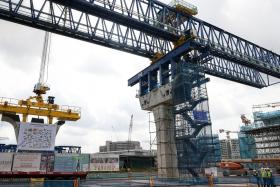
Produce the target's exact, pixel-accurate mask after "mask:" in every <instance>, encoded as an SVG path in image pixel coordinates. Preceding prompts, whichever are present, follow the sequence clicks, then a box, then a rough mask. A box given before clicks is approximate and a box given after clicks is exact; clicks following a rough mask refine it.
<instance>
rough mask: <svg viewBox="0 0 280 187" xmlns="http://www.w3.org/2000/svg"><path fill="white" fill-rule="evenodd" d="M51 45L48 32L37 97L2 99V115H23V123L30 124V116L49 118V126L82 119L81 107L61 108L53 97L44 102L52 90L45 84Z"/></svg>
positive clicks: (0, 102)
mask: <svg viewBox="0 0 280 187" xmlns="http://www.w3.org/2000/svg"><path fill="white" fill-rule="evenodd" d="M50 43H51V34H50V33H49V32H46V33H45V37H44V46H43V53H42V58H41V67H40V75H39V81H38V83H37V84H36V85H35V86H34V90H33V92H34V93H35V94H36V95H35V96H31V97H29V98H28V99H25V100H17V99H11V98H0V114H17V115H22V122H28V116H38V117H39V116H42V117H47V119H48V122H47V123H48V124H53V120H54V118H55V119H57V120H59V121H77V120H79V119H80V117H81V109H80V108H79V107H71V106H59V105H57V104H55V103H54V98H55V97H53V96H49V97H48V99H47V100H44V97H43V95H45V94H46V92H47V91H48V90H50V88H49V87H48V86H47V84H46V82H45V73H46V70H47V67H48V60H49V52H50Z"/></svg>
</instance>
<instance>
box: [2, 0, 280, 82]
mask: <svg viewBox="0 0 280 187" xmlns="http://www.w3.org/2000/svg"><path fill="white" fill-rule="evenodd" d="M0 18H2V19H5V20H8V21H13V22H16V23H20V24H24V25H27V26H31V27H34V28H39V29H43V30H47V31H50V32H54V33H57V34H61V35H64V36H69V37H72V38H77V39H80V40H84V41H88V42H92V43H95V44H98V45H103V46H106V47H110V48H114V49H117V50H122V51H125V52H129V53H133V54H136V55H140V56H144V57H152V56H153V55H154V54H155V53H156V52H162V53H164V54H167V53H168V52H170V51H171V50H172V49H173V43H172V42H175V41H177V40H178V39H179V38H180V36H181V35H184V33H185V31H187V30H189V29H194V30H196V32H197V35H198V38H197V39H196V42H197V45H200V46H201V47H204V48H207V50H208V52H209V53H210V55H212V56H214V57H218V58H221V59H224V60H226V61H229V63H230V65H229V66H230V67H229V70H228V71H222V72H219V71H218V72H213V71H214V70H221V69H227V68H228V66H227V64H228V63H225V62H224V63H219V65H223V68H220V66H218V67H214V66H216V65H217V63H216V62H215V61H214V62H209V63H211V64H209V66H207V67H211V68H212V69H211V73H210V74H212V75H215V76H218V77H222V78H226V79H229V80H233V81H237V82H240V83H244V82H248V80H249V81H250V80H251V79H254V78H252V77H251V76H254V75H257V76H258V78H259V77H260V76H261V75H260V74H259V73H258V71H259V72H262V73H264V74H268V75H271V76H275V77H278V78H280V70H279V65H280V57H279V55H277V54H275V53H273V52H272V51H269V50H266V49H264V48H262V47H260V46H258V45H256V44H253V43H251V42H249V41H247V40H245V39H242V38H240V37H238V36H236V35H234V34H231V33H229V32H227V31H224V30H222V29H220V28H218V27H216V26H213V25H211V24H209V23H207V22H205V21H202V20H200V19H198V18H196V17H192V16H189V15H187V14H185V13H183V12H180V11H178V10H176V9H175V8H173V7H170V6H168V5H166V4H163V3H161V2H159V1H156V0H106V1H105V0H95V1H93V0H67V1H66V0H52V1H47V0H36V1H35V0H0ZM233 64H239V65H240V66H236V67H235V69H230V68H232V67H233ZM244 66H246V67H244ZM237 68H238V70H237ZM250 68H251V69H253V70H251V69H250ZM235 70H237V72H250V73H249V74H248V75H246V77H250V78H249V79H245V80H243V79H242V78H241V79H240V77H242V75H241V74H240V75H237V73H234V71H235ZM206 72H207V71H206ZM227 72H231V74H230V75H229V76H227V75H226V73H227ZM251 72H253V73H251ZM207 73H209V72H207ZM232 74H235V75H237V76H233V75H232ZM232 77H234V78H232ZM243 77H244V76H243ZM258 78H257V79H258ZM248 85H251V84H250V83H249V84H248ZM254 85H255V84H254V83H253V84H252V86H254ZM256 87H263V85H262V86H256Z"/></svg>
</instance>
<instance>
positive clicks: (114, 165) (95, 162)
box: [90, 154, 120, 171]
mask: <svg viewBox="0 0 280 187" xmlns="http://www.w3.org/2000/svg"><path fill="white" fill-rule="evenodd" d="M119 157H120V156H119V155H118V154H92V155H91V157H90V171H119V170H120V166H119V159H120V158H119Z"/></svg>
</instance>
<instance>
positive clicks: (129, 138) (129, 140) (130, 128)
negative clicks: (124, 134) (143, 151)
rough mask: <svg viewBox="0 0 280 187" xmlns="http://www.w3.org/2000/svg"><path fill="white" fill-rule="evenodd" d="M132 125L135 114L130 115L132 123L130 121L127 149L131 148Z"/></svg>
mask: <svg viewBox="0 0 280 187" xmlns="http://www.w3.org/2000/svg"><path fill="white" fill-rule="evenodd" d="M132 126H133V114H132V115H131V117H130V123H129V130H128V141H127V147H128V148H127V150H128V151H129V149H130V142H131V134H132Z"/></svg>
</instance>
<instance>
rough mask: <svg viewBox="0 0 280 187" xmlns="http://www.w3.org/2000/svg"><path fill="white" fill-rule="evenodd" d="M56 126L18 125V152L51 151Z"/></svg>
mask: <svg viewBox="0 0 280 187" xmlns="http://www.w3.org/2000/svg"><path fill="white" fill-rule="evenodd" d="M56 129H57V126H56V125H46V124H35V123H20V128H19V136H18V150H30V151H33V150H37V151H53V150H54V144H55V136H56Z"/></svg>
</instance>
